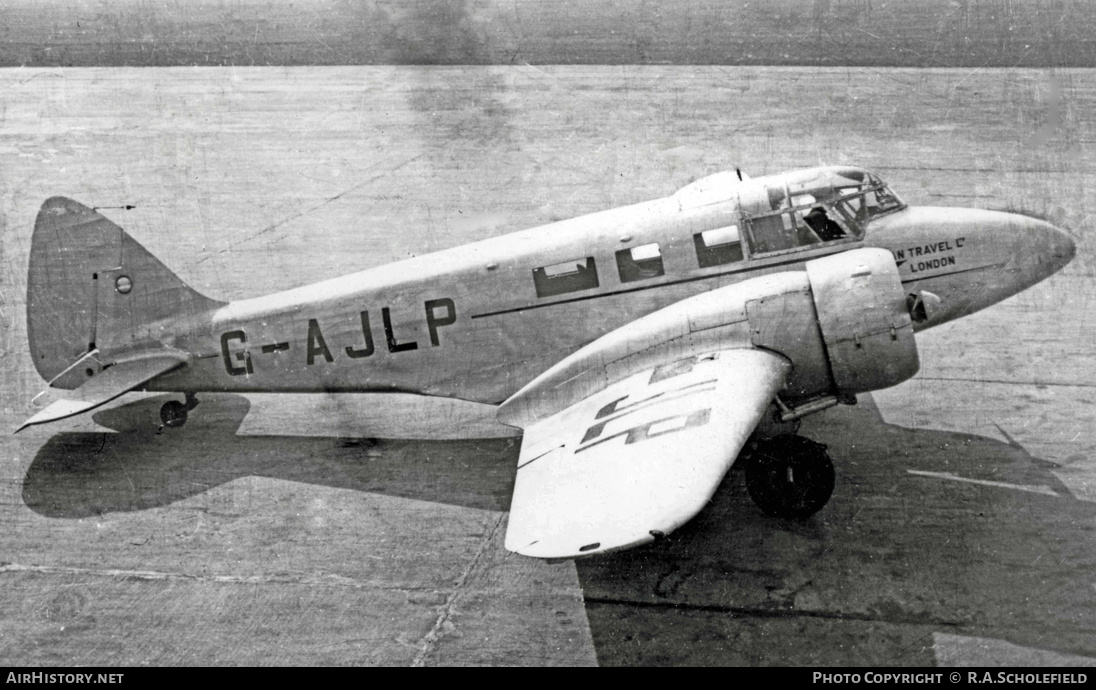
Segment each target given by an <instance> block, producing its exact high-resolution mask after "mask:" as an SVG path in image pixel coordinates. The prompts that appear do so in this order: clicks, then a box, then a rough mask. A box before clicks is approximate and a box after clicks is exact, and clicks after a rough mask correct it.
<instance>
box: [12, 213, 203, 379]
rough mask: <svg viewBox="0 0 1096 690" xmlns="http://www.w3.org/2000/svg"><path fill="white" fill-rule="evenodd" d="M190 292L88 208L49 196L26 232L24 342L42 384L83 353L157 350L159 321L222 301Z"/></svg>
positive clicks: (182, 317)
mask: <svg viewBox="0 0 1096 690" xmlns="http://www.w3.org/2000/svg"><path fill="white" fill-rule="evenodd" d="M223 304H224V302H218V301H216V300H212V299H210V298H208V297H206V296H204V295H202V294H201V293H199V292H197V291H196V290H193V289H192V288H191V287H190V286H188V285H187V284H186V283H184V282H183V281H182V280H180V279H179V277H178V276H176V275H175V274H174V273H172V272H171V270H170V269H168V268H167V267H166V266H164V264H163V263H161V262H160V260H159V259H157V258H156V257H155V256H153V255H152V254H150V253H149V252H148V250H146V249H145V248H144V247H142V246H141V244H140V243H138V242H137V241H136V240H134V239H133V238H132V237H130V236H129V235H128V234H126V232H125V231H124V230H123V229H122V228H121V227H119V226H118V225H116V224H114V223H113V222H111V221H110V220H108V219H107V218H105V217H104V216H102V215H100V214H99V213H98V212H96V211H95V210H94V209H91V208H88V207H87V206H84V205H83V204H80V203H78V202H76V201H73V200H71V199H66V198H64V197H52V198H50V199H47V200H46V201H45V203H43V204H42V208H41V209H40V210H39V211H38V218H37V219H36V221H35V223H34V233H33V235H32V237H31V248H30V267H29V270H28V275H27V339H28V341H29V343H30V351H31V357H32V358H33V359H34V366H35V368H36V369H37V370H38V373H39V374H40V375H41V376H42V377H43V378H44V379H46V380H47V381H50V380H52V379H53V378H55V377H56V376H57V375H58V374H60V373H61V372H63V371H64V370H65V369H66V368H68V367H69V366H70V365H71V364H72V363H73V362H75V361H77V360H78V359H79V358H80V357H82V356H83V355H85V354H86V353H88V352H90V351H92V350H94V349H99V351H100V353H102V355H103V356H104V357H105V358H106V359H107V360H108V362H106V363H109V361H111V357H112V356H116V355H119V354H121V353H123V352H126V351H128V350H131V349H133V348H141V347H163V338H164V336H165V332H164V331H165V329H166V328H167V326H166V324H169V323H171V321H172V320H174V321H182V322H190V321H192V320H193V319H194V318H197V317H199V316H200V315H201V314H203V313H206V312H208V311H210V310H211V309H216V308H218V307H220V306H222V305H223Z"/></svg>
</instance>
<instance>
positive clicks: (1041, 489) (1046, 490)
mask: <svg viewBox="0 0 1096 690" xmlns="http://www.w3.org/2000/svg"><path fill="white" fill-rule="evenodd" d="M906 472H908V473H910V474H916V475H917V476H919V477H936V478H937V479H950V480H952V481H956V482H967V483H968V484H981V485H982V486H996V487H999V488H1002V489H1015V490H1016V491H1029V492H1031V493H1033V494H1043V495H1045V496H1054V497H1055V498H1061V497H1062V494H1060V493H1058V492H1057V491H1055V490H1054V489H1052V488H1050V487H1049V486H1044V485H1041V484H1040V485H1036V486H1033V485H1030V484H1008V483H1006V482H995V481H991V480H989V479H971V478H969V477H960V476H958V475H954V474H952V473H951V472H926V471H925V470H906Z"/></svg>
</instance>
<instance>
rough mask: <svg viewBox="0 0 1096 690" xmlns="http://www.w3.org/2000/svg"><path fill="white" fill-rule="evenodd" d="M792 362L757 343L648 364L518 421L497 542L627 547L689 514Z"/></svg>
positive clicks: (554, 552)
mask: <svg viewBox="0 0 1096 690" xmlns="http://www.w3.org/2000/svg"><path fill="white" fill-rule="evenodd" d="M790 367H791V365H790V363H789V362H788V360H787V359H785V358H784V357H782V356H780V355H778V354H774V353H772V352H768V351H765V350H758V349H734V350H721V351H714V352H711V353H708V354H701V355H694V356H689V357H684V358H682V359H677V360H674V361H670V362H666V363H663V364H660V365H658V366H653V367H648V368H645V369H644V370H642V371H638V372H636V373H634V374H632V375H629V376H627V377H625V378H622V379H621V380H619V381H617V382H614V383H612V384H610V385H609V386H607V387H606V388H604V389H603V390H601V391H599V392H597V393H594V394H593V395H590V396H588V397H586V398H584V399H582V400H579V401H578V402H576V403H574V404H572V405H571V406H569V407H567V408H565V409H563V410H561V411H559V412H557V413H556V414H554V415H552V416H550V417H547V418H545V419H542V420H540V421H537V422H535V423H533V424H532V425H530V426H529V427H528V428H526V429H525V437H524V439H523V441H522V447H521V454H520V457H519V460H518V470H517V479H516V482H515V485H514V496H513V502H512V505H511V507H510V522H509V527H508V529H507V533H506V548H507V549H509V550H511V551H515V552H517V553H520V554H523V555H526V556H534V557H538V558H570V557H574V556H584V555H590V554H594V553H601V552H605V551H610V550H617V549H623V548H628V547H631V546H637V545H639V544H643V543H646V542H650V541H653V540H654V539H655V538H657V537H660V536H663V535H666V534H669V533H670V532H672V531H673V530H675V529H677V528H678V527H680V526H681V525H682V524H684V523H685V522H687V521H688V520H689V519H691V518H692V517H693V516H694V515H696V514H697V513H698V512H700V510H701V509H702V508H703V507H704V506H705V504H706V503H707V502H708V499H710V498H711V496H712V494H713V493H714V492H715V490H716V488H717V487H718V486H719V483H720V482H721V481H722V479H723V476H724V475H725V474H726V473H727V470H729V469H730V467H731V465H732V464H733V463H734V461H735V458H736V457H737V456H738V453H739V452H740V451H741V450H742V446H743V445H744V444H745V443H746V440H747V439H748V438H749V436H750V434H751V433H752V432H753V430H754V427H755V426H757V423H758V421H759V420H760V419H761V415H762V414H764V412H765V410H766V409H767V408H768V406H769V404H770V403H771V402H772V399H773V397H774V396H775V395H776V393H777V391H779V390H780V388H781V386H783V384H784V378H785V375H786V374H787V372H788V370H789V369H790Z"/></svg>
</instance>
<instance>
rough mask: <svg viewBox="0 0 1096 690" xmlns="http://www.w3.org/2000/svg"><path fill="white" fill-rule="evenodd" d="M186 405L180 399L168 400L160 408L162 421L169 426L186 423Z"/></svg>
mask: <svg viewBox="0 0 1096 690" xmlns="http://www.w3.org/2000/svg"><path fill="white" fill-rule="evenodd" d="M186 416H187V409H186V405H184V404H183V403H181V402H179V401H178V400H168V401H167V402H166V403H164V406H163V407H161V408H160V421H161V422H163V423H164V426H167V427H177V426H182V425H184V424H186Z"/></svg>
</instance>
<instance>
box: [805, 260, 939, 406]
mask: <svg viewBox="0 0 1096 690" xmlns="http://www.w3.org/2000/svg"><path fill="white" fill-rule="evenodd" d="M807 276H808V277H809V279H810V282H811V294H812V296H813V297H814V306H815V310H816V311H817V314H818V325H819V329H820V330H821V332H822V340H823V342H824V343H825V346H826V353H827V358H828V359H829V363H830V371H831V375H832V377H833V385H834V388H835V389H836V390H837V393H838V394H854V393H862V392H865V391H871V390H877V389H880V388H887V387H888V386H893V385H895V384H897V383H901V382H902V381H905V380H906V379H908V378H910V377H911V376H913V375H914V374H916V373H917V370H918V369H919V368H920V366H921V362H920V359H919V358H918V356H917V343H916V341H915V340H914V335H913V324H912V321H911V319H910V313H909V308H908V305H907V301H906V297H907V295H906V291H905V290H903V289H902V279H901V278H900V277H899V275H898V267H897V266H896V265H895V263H894V257H893V256H892V255H891V253H890V252H888V251H887V250H885V249H857V250H854V251H850V252H843V253H841V254H834V255H832V256H827V257H824V258H821V259H816V260H814V261H808V262H807Z"/></svg>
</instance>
